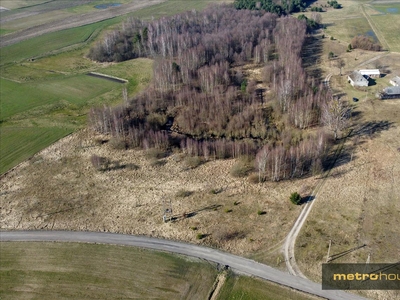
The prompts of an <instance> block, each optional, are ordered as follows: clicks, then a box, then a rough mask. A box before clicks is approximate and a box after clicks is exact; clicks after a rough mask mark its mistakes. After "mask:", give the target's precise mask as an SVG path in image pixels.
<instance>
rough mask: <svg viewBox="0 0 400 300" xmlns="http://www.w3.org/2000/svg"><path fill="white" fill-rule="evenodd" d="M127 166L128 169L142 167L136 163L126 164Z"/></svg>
mask: <svg viewBox="0 0 400 300" xmlns="http://www.w3.org/2000/svg"><path fill="white" fill-rule="evenodd" d="M125 168H126V169H128V170H139V169H140V167H139V166H138V165H136V164H134V163H129V164H126V165H125Z"/></svg>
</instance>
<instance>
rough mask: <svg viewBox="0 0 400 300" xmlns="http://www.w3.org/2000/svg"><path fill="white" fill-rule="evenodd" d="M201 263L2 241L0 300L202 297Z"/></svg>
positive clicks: (204, 271) (212, 273)
mask: <svg viewBox="0 0 400 300" xmlns="http://www.w3.org/2000/svg"><path fill="white" fill-rule="evenodd" d="M216 275H217V271H216V268H215V267H214V266H213V265H211V264H209V263H206V262H199V261H188V260H187V259H185V258H183V257H179V256H174V255H171V254H167V253H160V252H153V251H147V250H142V249H138V248H132V247H122V246H112V245H94V244H78V243H23V242H19V243H17V242H15V243H14V242H13V243H8V242H4V243H3V242H2V243H1V260H0V298H1V299H2V300H6V299H150V298H152V299H207V296H208V294H209V292H210V289H211V287H212V285H213V283H214V280H215V277H216Z"/></svg>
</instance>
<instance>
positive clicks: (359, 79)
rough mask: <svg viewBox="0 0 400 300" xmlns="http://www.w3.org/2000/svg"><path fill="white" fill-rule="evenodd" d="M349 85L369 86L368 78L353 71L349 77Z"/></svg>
mask: <svg viewBox="0 0 400 300" xmlns="http://www.w3.org/2000/svg"><path fill="white" fill-rule="evenodd" d="M347 79H348V81H349V83H350V84H351V85H352V86H354V87H357V86H368V76H364V75H363V74H361V73H360V72H358V71H353V72H352V73H351V74H350V75H348V76H347Z"/></svg>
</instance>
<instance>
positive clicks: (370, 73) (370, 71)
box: [358, 69, 381, 78]
mask: <svg viewBox="0 0 400 300" xmlns="http://www.w3.org/2000/svg"><path fill="white" fill-rule="evenodd" d="M358 72H360V73H361V75H364V76H368V77H371V78H379V77H381V72H380V71H379V70H378V69H366V70H358Z"/></svg>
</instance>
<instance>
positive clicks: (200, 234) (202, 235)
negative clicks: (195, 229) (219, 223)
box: [196, 233, 207, 240]
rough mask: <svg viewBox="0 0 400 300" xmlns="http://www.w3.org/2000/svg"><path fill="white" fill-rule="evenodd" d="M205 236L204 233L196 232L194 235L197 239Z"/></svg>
mask: <svg viewBox="0 0 400 300" xmlns="http://www.w3.org/2000/svg"><path fill="white" fill-rule="evenodd" d="M206 236H207V235H206V234H204V233H198V234H197V235H196V238H197V239H198V240H202V239H204V238H205V237H206Z"/></svg>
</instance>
